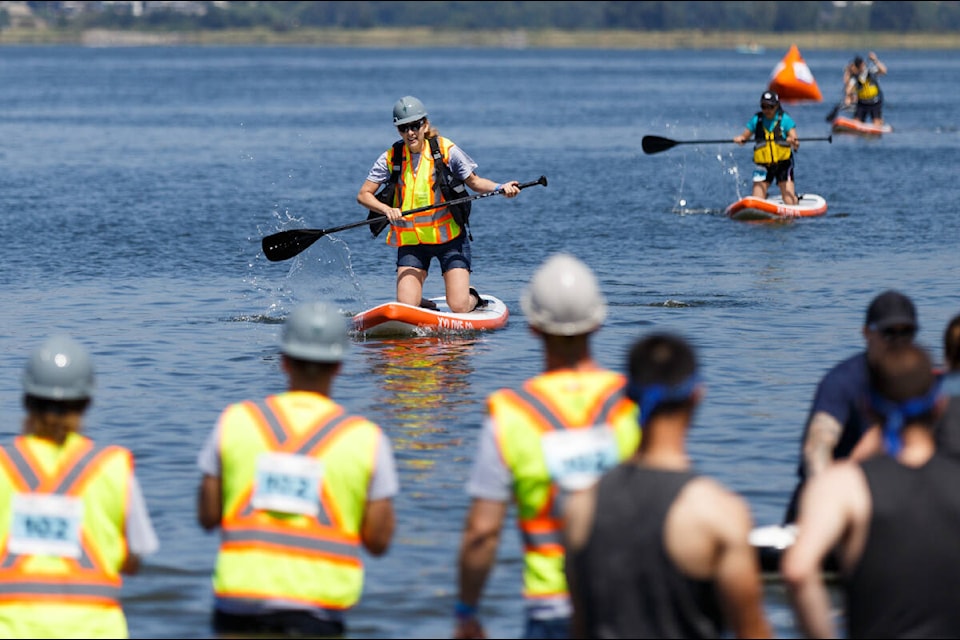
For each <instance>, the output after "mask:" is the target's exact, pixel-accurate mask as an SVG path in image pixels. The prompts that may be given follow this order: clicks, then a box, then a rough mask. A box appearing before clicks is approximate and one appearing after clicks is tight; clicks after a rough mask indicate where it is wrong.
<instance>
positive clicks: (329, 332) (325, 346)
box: [280, 302, 350, 362]
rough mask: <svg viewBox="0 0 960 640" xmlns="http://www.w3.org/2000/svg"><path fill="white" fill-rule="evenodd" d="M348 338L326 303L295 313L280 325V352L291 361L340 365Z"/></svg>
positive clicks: (343, 325)
mask: <svg viewBox="0 0 960 640" xmlns="http://www.w3.org/2000/svg"><path fill="white" fill-rule="evenodd" d="M349 342H350V338H349V335H348V332H347V323H346V321H345V320H344V319H343V316H342V315H341V314H340V312H339V311H338V310H337V309H336V308H335V307H333V306H332V305H329V304H327V303H325V302H311V303H307V304H303V305H300V306H299V307H297V308H296V309H294V310H293V311H292V312H291V313H290V316H289V317H288V318H287V321H286V322H285V323H284V325H283V339H282V342H281V348H280V350H281V351H283V353H285V354H286V355H288V356H290V357H291V358H297V359H298V360H310V361H312V362H340V361H341V360H343V356H344V354H345V353H346V351H347V345H348V344H349Z"/></svg>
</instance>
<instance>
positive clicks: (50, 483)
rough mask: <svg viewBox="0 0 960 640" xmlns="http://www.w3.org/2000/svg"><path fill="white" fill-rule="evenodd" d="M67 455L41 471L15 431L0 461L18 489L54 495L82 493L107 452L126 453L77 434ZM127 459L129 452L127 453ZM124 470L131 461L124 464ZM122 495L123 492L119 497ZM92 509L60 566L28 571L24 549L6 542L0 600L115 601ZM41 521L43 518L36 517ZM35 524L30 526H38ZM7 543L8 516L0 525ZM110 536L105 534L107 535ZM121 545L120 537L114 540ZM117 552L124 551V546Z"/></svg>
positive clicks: (115, 579) (114, 572) (113, 569)
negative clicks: (72, 553)
mask: <svg viewBox="0 0 960 640" xmlns="http://www.w3.org/2000/svg"><path fill="white" fill-rule="evenodd" d="M77 442H78V444H76V445H75V446H74V447H73V449H74V451H72V452H71V454H72V457H71V458H70V459H68V462H67V463H66V464H64V465H63V466H62V468H61V469H59V471H58V472H57V473H53V474H47V473H44V471H43V469H42V468H41V466H40V464H39V462H38V461H37V460H35V459H34V458H33V455H32V454H31V452H30V450H29V449H28V448H27V446H26V440H25V438H23V437H19V438H17V439H16V440H15V442H14V446H13V447H10V448H8V449H6V450H4V451H3V452H2V453H0V466H2V467H3V469H4V471H5V472H6V476H7V478H9V480H10V481H11V483H12V484H13V487H14V490H15V492H16V493H18V494H21V495H28V494H34V495H40V494H43V495H59V496H69V497H74V498H78V499H81V500H82V499H83V491H84V490H85V488H86V487H87V486H88V483H89V481H90V480H91V479H92V478H94V476H96V475H98V474H100V473H101V471H100V467H101V463H103V462H104V461H105V460H106V458H107V457H108V456H112V455H115V454H117V453H121V452H123V453H125V452H124V450H123V449H121V448H119V447H113V446H108V447H94V446H93V443H92V441H90V440H88V439H86V438H81V439H78V440H77ZM128 459H129V458H128ZM127 469H128V470H132V467H130V466H129V464H128V465H127ZM125 499H126V497H125V496H124V500H125ZM91 516H92V514H86V515H85V516H84V517H83V518H82V520H81V522H82V526H81V528H80V531H79V540H78V542H79V552H80V555H79V557H76V558H73V557H61V558H58V559H57V563H58V564H59V565H60V566H61V570H60V571H56V572H46V571H45V572H42V573H38V572H36V571H30V570H29V569H28V565H29V564H30V562H31V558H33V557H35V556H32V555H29V554H17V553H14V552H12V551H11V550H10V549H9V546H7V545H5V546H4V549H3V555H2V557H0V600H4V601H10V600H18V599H22V600H27V601H30V600H34V599H36V598H38V597H39V598H41V599H44V598H51V597H52V598H57V597H64V598H67V599H69V600H70V601H71V602H74V603H81V604H91V605H97V606H103V605H104V604H107V605H115V606H119V597H120V587H121V583H122V580H121V579H120V576H119V573H118V567H117V566H109V565H108V563H107V561H106V560H105V559H104V555H105V554H104V553H103V552H102V550H101V549H98V548H97V544H96V542H95V540H96V538H95V536H94V535H92V532H91V531H90V530H89V527H91V526H93V524H94V523H95V522H96V520H95V519H93V518H92V517H91ZM40 524H45V523H40ZM40 524H37V525H35V526H40ZM0 526H2V528H3V530H4V531H5V533H6V536H5V539H6V540H7V541H8V543H9V539H10V534H11V532H10V530H9V529H8V527H9V526H10V523H9V522H5V523H3V524H2V525H0ZM108 539H109V536H108ZM116 542H117V543H118V544H120V545H122V546H123V547H125V540H124V539H123V538H122V536H121V537H120V539H119V540H117V541H116ZM119 555H120V556H123V555H125V549H123V550H122V553H120V554H119Z"/></svg>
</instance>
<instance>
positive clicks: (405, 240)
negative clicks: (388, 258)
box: [387, 137, 461, 247]
mask: <svg viewBox="0 0 960 640" xmlns="http://www.w3.org/2000/svg"><path fill="white" fill-rule="evenodd" d="M439 142H440V152H441V154H442V157H443V162H444V163H449V162H450V147H452V146H453V142H451V141H450V140H448V139H446V138H444V137H439ZM423 147H424V148H423V150H422V151H421V153H420V162H419V163H418V165H417V166H416V167H414V166H413V161H412V159H411V158H412V157H411V154H410V149H409V148H407V146H406V145H403V161H402V163H401V166H402V170H401V171H400V180H399V182H398V183H397V189H396V192H395V195H394V206H395V207H398V208H399V209H401V210H403V211H409V210H411V209H418V208H420V207H425V206H428V205H433V204H440V203H442V202H446V200H445V199H444V197H443V193H442V191H441V183H440V180H439V173H438V171H437V167H435V166H434V160H433V156H432V155H431V154H430V150H429V146H428V141H426V140H424V143H423ZM393 155H394V148H393V147H391V148H390V149H389V150H388V151H387V166H388V167H390V166H393V163H394V159H393ZM460 233H461V228H460V225H458V224H457V222H456V221H455V220H454V219H453V214H452V213H451V212H450V210H449V209H448V208H447V207H437V208H435V209H429V210H427V211H422V212H420V213H414V214H411V215H408V216H403V218H401V219H400V220H398V221H396V222H392V223H391V224H390V232H389V233H388V234H387V244H389V245H390V246H392V247H402V246H407V245H414V244H443V243H444V242H449V241H450V240H453V239H454V238H456V237H457V236H459V235H460Z"/></svg>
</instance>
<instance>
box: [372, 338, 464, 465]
mask: <svg viewBox="0 0 960 640" xmlns="http://www.w3.org/2000/svg"><path fill="white" fill-rule="evenodd" d="M477 342H478V338H476V337H468V336H456V335H432V336H421V337H406V338H391V339H383V340H377V341H368V342H361V343H359V345H358V346H359V349H361V350H362V351H363V353H364V357H365V360H366V362H367V368H368V370H369V372H370V373H371V374H372V375H373V376H374V384H375V385H376V386H377V387H378V388H379V389H380V390H381V391H382V394H381V398H380V402H378V403H376V405H375V406H374V407H373V409H372V410H371V411H369V412H368V415H369V417H370V418H372V419H373V420H374V421H376V422H378V423H380V424H382V425H384V426H388V428H389V431H390V436H391V438H392V440H393V443H394V447H395V448H396V450H397V451H398V452H401V451H407V452H409V451H422V450H432V449H445V448H448V447H451V446H456V445H459V444H460V441H461V437H460V436H459V435H456V436H454V435H452V434H451V429H450V427H451V425H453V424H456V423H457V422H458V418H459V417H460V416H462V413H463V400H464V397H465V396H466V395H467V393H468V389H469V386H470V375H471V374H472V373H473V370H474V368H473V365H472V358H471V354H472V352H473V351H474V348H475V346H476V344H477ZM401 459H402V461H403V462H404V463H405V464H409V465H411V466H414V467H417V468H421V469H422V468H427V467H430V466H432V464H433V463H432V462H431V460H432V457H430V456H410V455H403V456H402V457H401Z"/></svg>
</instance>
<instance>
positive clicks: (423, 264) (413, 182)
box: [357, 96, 520, 313]
mask: <svg viewBox="0 0 960 640" xmlns="http://www.w3.org/2000/svg"><path fill="white" fill-rule="evenodd" d="M393 124H394V126H396V127H397V131H398V132H399V133H400V136H401V138H402V139H401V140H398V141H397V142H395V143H394V144H393V146H392V147H391V148H390V149H388V150H387V151H385V152H383V153H382V154H381V155H380V157H379V158H377V161H376V162H375V163H374V164H373V167H372V168H371V169H370V172H369V174H368V175H367V179H366V180H365V181H364V183H363V186H362V187H360V192H359V193H358V194H357V202H359V203H360V204H361V205H363V206H364V207H366V208H367V209H369V210H370V211H371V215H378V216H385V217H386V220H388V221H389V224H390V231H389V232H388V233H387V244H389V245H390V246H393V247H397V300H398V301H399V302H403V303H405V304H410V305H414V306H417V305H420V304H421V299H422V297H423V282H424V280H426V278H427V270H428V269H429V266H430V261H431V260H432V259H433V258H436V259H437V261H438V262H439V263H440V269H441V271H442V273H443V282H444V285H445V288H446V297H447V305H448V306H449V307H450V310H451V311H453V312H455V313H466V312H468V311H472V310H473V309H475V308H477V307H478V306H481V305H482V301H481V298H480V295H479V294H478V293H477V292H476V290H475V289H472V288H471V287H470V271H471V260H470V234H469V232H467V233H464V231H465V230H466V229H467V224H468V222H467V216H468V215H469V208H468V207H462V205H458V206H457V207H453V206H451V207H446V206H443V204H442V203H444V202H448V201H451V200H454V199H459V198H461V197H463V196H466V195H467V193H466V189H464V185H466V186H467V187H469V188H470V189H472V190H473V191H476V192H479V193H490V192H493V191H500V192H502V193H503V195H505V196H506V197H508V198H513V197H515V196H516V195H517V194H518V193H520V187H519V182H517V181H516V180H511V181H508V182H505V183H503V184H497V183H496V182H494V181H493V180H489V179H487V178H481V177H480V176H478V175H477V174H476V173H475V172H474V171H475V170H476V168H477V163H476V162H474V161H473V160H472V159H471V158H470V156H468V155H467V154H466V153H464V152H463V151H462V150H461V149H460V148H459V147H457V146H456V145H455V144H454V143H453V142H452V141H450V140H448V139H447V138H443V137H441V136H440V135H439V134H438V133H437V131H436V129H434V128H432V127H431V126H430V120H429V119H428V118H427V110H426V109H425V108H424V106H423V103H422V102H420V100H418V99H417V98H414V97H413V96H406V97H403V98H401V99H400V100H398V101H397V102H396V104H394V105H393ZM381 185H386V188H385V189H383V190H381V191H380V192H379V193H378V189H380V187H381ZM434 204H435V205H437V206H436V208H432V209H428V210H426V211H422V212H419V213H417V214H414V215H409V216H405V215H404V211H409V210H410V209H415V208H423V207H427V206H428V205H434ZM467 204H468V205H469V203H467ZM378 227H379V228H378ZM382 229H383V226H380V225H377V224H376V223H374V224H373V225H372V226H371V231H373V233H374V235H376V234H378V233H379V232H380V231H381V230H382Z"/></svg>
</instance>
